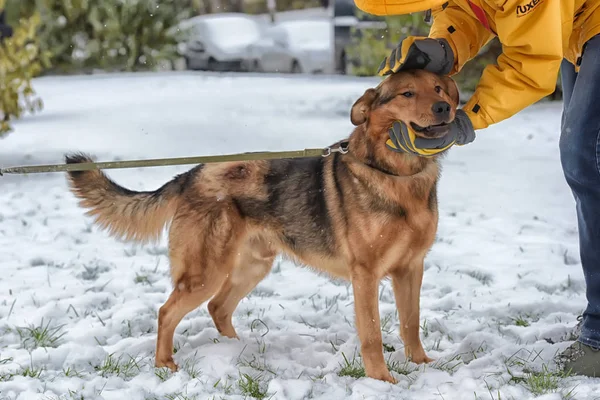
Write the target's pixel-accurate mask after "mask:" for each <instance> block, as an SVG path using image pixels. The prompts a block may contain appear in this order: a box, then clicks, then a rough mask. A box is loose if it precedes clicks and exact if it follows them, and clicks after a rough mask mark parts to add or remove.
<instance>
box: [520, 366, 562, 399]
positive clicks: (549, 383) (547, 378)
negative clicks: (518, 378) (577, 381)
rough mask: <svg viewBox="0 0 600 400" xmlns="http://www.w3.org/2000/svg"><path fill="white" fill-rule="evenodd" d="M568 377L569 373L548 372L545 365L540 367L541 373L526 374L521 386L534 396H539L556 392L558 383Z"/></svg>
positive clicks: (531, 372)
mask: <svg viewBox="0 0 600 400" xmlns="http://www.w3.org/2000/svg"><path fill="white" fill-rule="evenodd" d="M569 376H570V373H567V372H561V371H550V370H548V367H547V366H546V365H542V370H541V371H530V372H526V373H525V377H524V379H523V381H522V384H523V386H525V388H527V389H528V390H529V391H530V392H531V393H533V394H534V395H536V396H541V395H543V394H547V393H553V392H556V391H557V390H558V388H559V383H560V381H561V380H562V379H564V378H567V377H569Z"/></svg>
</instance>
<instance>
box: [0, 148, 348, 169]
mask: <svg viewBox="0 0 600 400" xmlns="http://www.w3.org/2000/svg"><path fill="white" fill-rule="evenodd" d="M337 152H339V153H342V154H345V153H347V152H348V144H347V142H345V143H341V144H340V146H339V147H337V148H330V147H327V148H324V149H304V150H292V151H277V152H269V151H262V152H250V153H238V154H225V155H218V156H198V157H178V158H156V159H149V160H127V161H106V162H90V163H76V164H51V165H27V166H19V167H8V168H0V176H3V175H5V174H38V173H46V172H66V171H92V170H99V169H120V168H142V167H164V166H171V165H188V164H208V163H219V162H229V161H256V160H273V159H283V158H306V157H318V156H322V157H327V156H329V155H330V154H331V153H337Z"/></svg>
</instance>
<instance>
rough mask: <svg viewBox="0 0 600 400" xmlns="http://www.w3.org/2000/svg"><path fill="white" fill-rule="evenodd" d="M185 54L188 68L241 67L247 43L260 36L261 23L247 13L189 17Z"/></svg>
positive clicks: (223, 68)
mask: <svg viewBox="0 0 600 400" xmlns="http://www.w3.org/2000/svg"><path fill="white" fill-rule="evenodd" d="M182 28H183V29H186V30H187V32H188V40H187V42H186V43H185V46H184V49H183V54H184V58H185V63H186V68H187V69H202V70H209V71H239V70H241V69H242V60H243V59H244V57H245V55H246V49H247V47H248V45H250V44H251V43H254V42H256V41H257V40H258V39H259V38H260V37H261V25H260V24H259V23H258V22H257V21H256V19H254V18H252V17H251V16H248V15H246V14H240V13H223V14H210V15H201V16H197V17H194V18H191V19H188V20H186V21H185V22H184V23H183V24H182Z"/></svg>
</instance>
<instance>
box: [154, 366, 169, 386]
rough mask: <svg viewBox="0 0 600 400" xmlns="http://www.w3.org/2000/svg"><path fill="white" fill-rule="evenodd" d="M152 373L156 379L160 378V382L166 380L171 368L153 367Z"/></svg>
mask: <svg viewBox="0 0 600 400" xmlns="http://www.w3.org/2000/svg"><path fill="white" fill-rule="evenodd" d="M154 375H156V377H157V378H158V379H160V381H161V382H164V381H166V380H167V379H168V378H169V377H170V376H171V375H172V374H171V370H170V369H169V368H167V367H163V368H155V369H154Z"/></svg>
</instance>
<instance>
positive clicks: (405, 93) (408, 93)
mask: <svg viewBox="0 0 600 400" xmlns="http://www.w3.org/2000/svg"><path fill="white" fill-rule="evenodd" d="M413 95H414V93H413V92H404V93H402V96H404V97H413Z"/></svg>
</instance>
